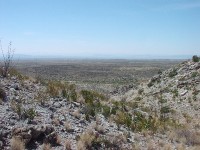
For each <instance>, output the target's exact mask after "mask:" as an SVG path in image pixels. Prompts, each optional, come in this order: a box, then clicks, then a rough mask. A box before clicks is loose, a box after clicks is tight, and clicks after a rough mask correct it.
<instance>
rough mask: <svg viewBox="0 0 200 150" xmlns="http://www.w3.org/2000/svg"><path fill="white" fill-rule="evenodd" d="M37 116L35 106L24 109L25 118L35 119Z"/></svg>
mask: <svg viewBox="0 0 200 150" xmlns="http://www.w3.org/2000/svg"><path fill="white" fill-rule="evenodd" d="M35 116H36V111H35V110H34V108H29V109H27V110H24V117H25V118H28V119H30V120H33V119H34V117H35Z"/></svg>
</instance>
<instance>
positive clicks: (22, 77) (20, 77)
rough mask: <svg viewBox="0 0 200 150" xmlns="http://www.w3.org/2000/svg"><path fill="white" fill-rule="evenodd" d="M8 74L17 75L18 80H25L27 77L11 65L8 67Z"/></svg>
mask: <svg viewBox="0 0 200 150" xmlns="http://www.w3.org/2000/svg"><path fill="white" fill-rule="evenodd" d="M9 74H10V76H15V77H17V78H18V79H19V80H26V79H28V78H29V77H28V76H25V75H22V74H21V73H20V72H19V71H18V70H17V69H15V68H13V67H12V68H9Z"/></svg>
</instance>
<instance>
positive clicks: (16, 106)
mask: <svg viewBox="0 0 200 150" xmlns="http://www.w3.org/2000/svg"><path fill="white" fill-rule="evenodd" d="M11 108H12V110H13V111H14V112H15V113H17V115H18V116H19V118H20V119H21V118H22V115H23V107H22V104H21V103H17V102H15V101H11Z"/></svg>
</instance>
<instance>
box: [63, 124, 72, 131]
mask: <svg viewBox="0 0 200 150" xmlns="http://www.w3.org/2000/svg"><path fill="white" fill-rule="evenodd" d="M64 126H65V130H66V131H68V132H70V131H71V130H72V126H71V124H70V122H65V124H64Z"/></svg>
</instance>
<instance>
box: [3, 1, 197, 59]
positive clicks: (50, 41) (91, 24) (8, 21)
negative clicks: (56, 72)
mask: <svg viewBox="0 0 200 150" xmlns="http://www.w3.org/2000/svg"><path fill="white" fill-rule="evenodd" d="M0 40H1V43H2V46H3V49H6V47H7V45H8V43H9V41H12V46H13V48H15V53H16V54H24V55H33V56H63V57H112V58H132V57H135V56H141V55H142V56H143V55H145V56H154V57H159V56H165V57H167V56H168V57H171V56H177V57H179V56H191V55H194V54H197V55H200V0H0Z"/></svg>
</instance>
